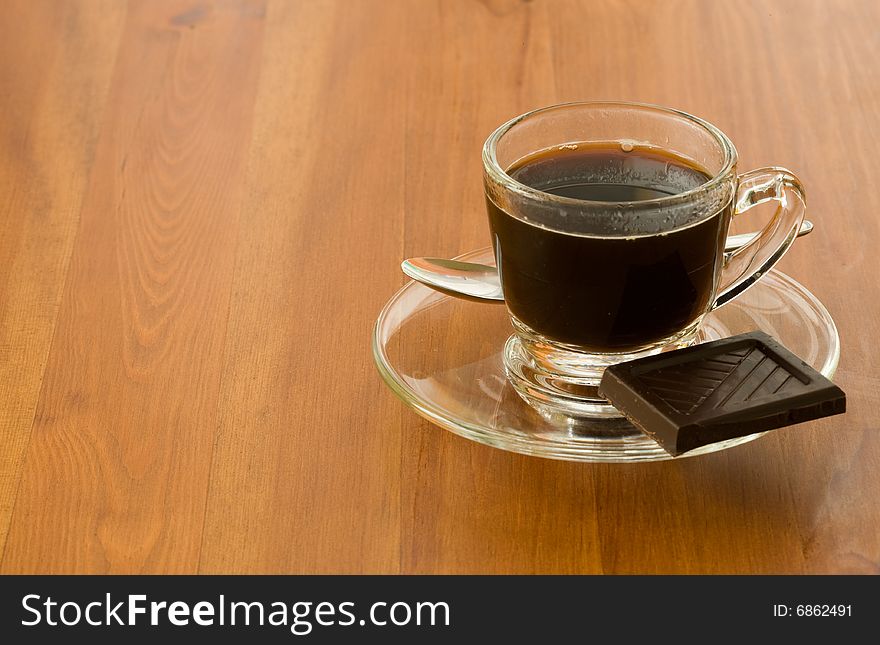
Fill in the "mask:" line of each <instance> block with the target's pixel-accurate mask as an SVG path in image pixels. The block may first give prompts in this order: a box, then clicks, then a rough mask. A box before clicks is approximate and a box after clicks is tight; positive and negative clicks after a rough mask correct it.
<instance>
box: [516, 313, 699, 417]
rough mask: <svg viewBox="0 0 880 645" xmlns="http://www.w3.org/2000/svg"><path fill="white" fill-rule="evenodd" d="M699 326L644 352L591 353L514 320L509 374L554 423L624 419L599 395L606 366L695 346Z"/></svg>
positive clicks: (519, 391) (523, 394) (528, 400)
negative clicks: (542, 334)
mask: <svg viewBox="0 0 880 645" xmlns="http://www.w3.org/2000/svg"><path fill="white" fill-rule="evenodd" d="M699 323H700V321H699V320H698V321H697V322H695V323H693V324H692V325H690V326H689V327H688V328H687V329H685V330H683V331H682V332H680V333H679V334H677V335H676V336H675V338H674V339H673V340H668V341H666V342H664V343H660V344H657V345H653V346H651V347H649V348H647V349H643V350H640V351H638V352H633V353H627V354H589V353H585V352H579V351H575V350H572V349H569V348H566V347H560V346H559V345H557V344H555V343H551V342H549V341H547V340H545V339H543V338H541V337H540V336H539V335H537V334H535V333H534V332H532V331H531V330H530V329H529V328H528V327H526V326H525V325H524V324H523V323H521V322H520V321H518V320H515V319H514V320H513V324H514V328H515V329H516V330H517V333H516V334H513V335H512V336H510V338H508V339H507V342H506V343H505V345H504V351H503V353H502V358H503V361H504V371H505V374H506V375H507V380H508V381H509V382H510V384H511V385H512V386H513V389H514V391H515V392H516V393H517V394H518V395H519V396H520V398H522V399H523V401H525V402H526V403H528V404H529V405H530V406H531V407H532V408H534V409H535V410H536V411H537V412H538V413H539V414H540V415H541V416H542V417H544V418H545V419H547V420H548V421H556V420H559V419H575V420H576V419H613V418H618V417H621V416H622V415H621V414H620V412H618V410H617V408H615V407H614V406H613V405H611V404H610V403H609V402H608V401H607V400H606V399H605V398H604V397H602V396H600V395H599V383H600V381H601V380H602V375H603V374H604V373H605V368H607V367H608V366H610V365H615V364H617V363H623V362H626V361H631V360H635V359H638V358H644V357H646V356H653V355H654V354H659V353H661V352H666V351H671V350H675V349H681V348H682V347H688V346H690V345H693V344H694V343H696V342H697V340H698V328H699Z"/></svg>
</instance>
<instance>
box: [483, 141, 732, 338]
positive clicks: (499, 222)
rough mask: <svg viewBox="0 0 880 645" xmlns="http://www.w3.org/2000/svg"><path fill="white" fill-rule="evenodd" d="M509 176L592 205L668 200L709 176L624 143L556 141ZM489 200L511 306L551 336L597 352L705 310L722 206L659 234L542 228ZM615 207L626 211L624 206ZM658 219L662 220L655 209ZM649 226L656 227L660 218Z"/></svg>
mask: <svg viewBox="0 0 880 645" xmlns="http://www.w3.org/2000/svg"><path fill="white" fill-rule="evenodd" d="M507 173H508V174H509V175H510V176H511V177H513V178H514V179H516V180H517V181H519V182H521V183H523V184H526V185H527V186H530V187H532V188H535V189H538V190H541V191H543V192H546V193H549V194H551V195H559V196H564V197H571V198H575V199H581V200H589V201H594V202H623V201H626V202H632V201H643V200H647V199H656V198H661V197H667V196H669V195H676V194H679V193H682V192H684V191H688V190H691V189H693V188H697V187H699V186H700V185H702V184H704V183H705V182H706V181H708V180H709V174H708V173H707V172H706V171H705V170H703V169H701V168H699V167H697V166H696V165H695V164H691V163H689V162H686V161H684V160H683V159H681V158H679V157H677V156H674V155H672V154H667V153H664V152H663V151H659V150H657V149H655V148H642V147H639V146H634V145H629V144H623V145H621V144H615V145H612V144H605V145H596V144H586V145H585V144H578V145H576V146H575V145H568V146H560V147H558V148H552V149H550V150H545V151H542V152H540V153H536V154H533V155H530V156H529V157H526V158H525V159H522V160H520V161H519V162H516V163H515V164H513V165H512V166H511V167H510V168H508V169H507ZM487 207H488V211H489V224H490V228H491V231H492V238H493V240H494V245H495V256H496V259H497V262H498V267H499V270H500V272H501V280H502V286H503V289H504V298H505V301H506V302H507V305H508V307H509V309H510V311H511V312H512V313H513V315H514V316H516V317H517V318H518V319H519V320H520V321H522V322H523V323H525V324H526V325H528V326H529V327H530V328H531V329H533V330H535V331H537V332H539V333H540V334H542V335H543V336H545V337H547V338H549V339H551V340H554V341H557V342H562V343H568V344H572V345H578V346H579V347H582V348H584V349H586V350H588V351H595V352H609V351H610V352H623V351H628V350H631V349H637V348H639V347H642V346H645V345H648V344H651V343H653V342H656V341H659V340H663V339H665V338H668V337H669V336H672V335H674V334H675V333H676V332H678V331H680V330H681V329H683V328H684V327H686V326H687V325H689V324H690V323H691V322H693V321H695V320H696V319H697V318H698V317H699V316H700V315H702V314H703V313H704V312H705V311H706V310H707V308H708V306H709V299H710V298H711V296H712V294H713V292H714V288H715V283H716V280H717V279H718V275H719V271H720V263H721V257H722V252H721V250H722V249H723V245H724V239H725V235H726V231H727V223H728V219H729V216H730V206H729V205H728V206H727V207H726V208H723V209H721V210H720V211H719V212H717V213H715V214H713V215H711V216H709V217H707V218H704V219H702V220H700V221H698V222H697V223H695V224H691V225H688V226H685V227H681V228H677V229H672V230H669V231H663V232H662V234H655V235H641V236H635V237H622V236H613V237H597V236H584V235H578V234H572V233H567V232H565V231H558V230H550V229H548V228H542V227H541V226H540V225H539V224H536V223H530V222H526V221H523V220H522V219H519V218H517V217H514V216H512V215H510V214H508V213H505V212H504V211H503V210H501V209H500V208H499V207H498V206H497V205H496V204H495V203H494V202H492V200H491V199H487ZM612 210H613V209H612ZM620 213H622V216H623V217H626V211H625V209H621V210H620ZM576 216H577V215H576V214H575V215H573V217H576ZM640 216H641V217H645V216H646V215H645V213H644V212H642V213H641V214H640ZM657 217H658V218H663V210H662V209H659V208H658V209H657ZM573 224H576V222H575V223H573ZM655 228H657V229H659V230H661V231H662V230H663V229H662V222H658V223H657V226H656V227H655Z"/></svg>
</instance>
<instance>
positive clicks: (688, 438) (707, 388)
mask: <svg viewBox="0 0 880 645" xmlns="http://www.w3.org/2000/svg"><path fill="white" fill-rule="evenodd" d="M599 394H600V395H602V396H604V397H605V398H606V399H608V400H609V401H610V402H611V403H612V404H613V405H614V406H615V407H616V408H617V409H618V410H620V411H621V412H622V413H623V414H624V415H625V416H626V417H627V418H628V419H629V420H630V421H632V423H633V424H634V425H635V426H636V427H637V428H639V429H640V430H641V431H642V432H644V433H645V434H647V435H648V436H650V437H651V438H652V439H654V440H655V441H657V442H658V443H659V444H660V445H661V446H662V447H663V449H664V450H666V452H668V453H669V454H671V455H673V456H675V455H680V454H682V453H684V452H687V451H689V450H693V449H694V448H699V447H700V446H705V445H707V444H710V443H716V442H718V441H724V440H725V439H733V438H734V437H743V436H745V435H750V434H755V433H756V432H764V431H767V430H773V429H774V428H781V427H784V426H790V425H793V424H795V423H801V422H803V421H811V420H812V419H819V418H821V417H827V416H831V415H833V414H841V413H843V412H845V411H846V395H845V394H844V393H843V390H841V389H840V388H839V387H837V386H836V385H834V383H832V382H831V381H829V380H828V379H827V378H825V377H824V376H822V375H821V374H819V372H817V371H816V370H814V369H813V368H812V367H810V366H809V365H807V364H806V363H805V362H804V361H802V360H801V359H800V358H798V357H797V356H795V355H794V354H792V353H791V352H790V351H788V350H787V349H786V348H785V347H783V346H782V345H781V344H780V343H779V342H778V341H776V340H775V339H773V338H771V337H770V336H768V335H767V334H765V333H764V332H760V331H755V332H750V333H748V334H742V335H740V336H733V337H731V338H724V339H722V340H716V341H711V342H708V343H703V344H702V345H695V346H694V347H688V348H685V349H680V350H676V351H673V352H667V353H664V354H657V355H656V356H649V357H648V358H641V359H638V360H635V361H629V362H627V363H619V364H617V365H612V366H611V367H609V368H608V369H606V370H605V374H604V376H603V377H602V382H601V384H600V385H599Z"/></svg>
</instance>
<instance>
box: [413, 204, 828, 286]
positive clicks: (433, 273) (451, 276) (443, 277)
mask: <svg viewBox="0 0 880 645" xmlns="http://www.w3.org/2000/svg"><path fill="white" fill-rule="evenodd" d="M812 230H813V223H812V222H810V221H807V220H804V221H803V222H802V223H801V228H800V230H799V231H798V237H801V236H803V235H806V234H807V233H809V232H811V231H812ZM757 235H758V234H757V233H741V234H740V235H731V236H730V237H728V238H727V244H725V246H724V252H725V253H730V252H731V251H735V250H736V249H738V248H740V247H742V246H745V245H746V244H748V243H749V242H751V241H752V240H753V239H755V236H757ZM400 268H401V269H403V272H404V273H405V274H406V275H408V276H409V277H410V278H412V279H413V280H416V281H418V282H421V283H422V284H424V285H426V286H428V287H431V288H432V289H436V290H437V291H441V292H442V293H445V294H448V295H450V296H455V297H457V298H465V299H467V300H477V301H480V302H504V294H503V293H502V292H501V280H500V279H499V277H498V269H496V268H495V267H493V266H488V265H486V264H475V263H473V262H459V261H458V260H446V259H443V258H410V259H408V260H404V261H403V262H402V263H401V265H400Z"/></svg>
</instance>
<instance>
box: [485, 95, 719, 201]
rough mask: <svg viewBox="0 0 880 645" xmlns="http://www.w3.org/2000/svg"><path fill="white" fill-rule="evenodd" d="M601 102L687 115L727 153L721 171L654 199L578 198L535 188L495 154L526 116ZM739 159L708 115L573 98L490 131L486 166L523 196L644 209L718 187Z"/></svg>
mask: <svg viewBox="0 0 880 645" xmlns="http://www.w3.org/2000/svg"><path fill="white" fill-rule="evenodd" d="M599 106H607V107H617V108H620V107H627V108H642V109H648V110H655V111H658V112H665V113H666V114H672V115H675V116H677V117H681V118H684V119H687V120H688V121H690V122H691V123H694V124H696V125H698V126H700V127H701V128H702V129H703V130H705V131H707V132H708V133H709V134H710V135H712V137H714V138H715V140H716V141H717V142H718V144H719V145H720V146H721V149H722V151H723V153H724V164H723V165H722V167H721V169H720V170H719V171H718V172H717V173H715V174H714V175H713V176H712V177H711V178H710V179H709V180H708V181H707V182H705V183H702V184H700V185H699V186H696V187H694V188H690V189H688V190H686V191H684V192H681V193H676V194H675V195H667V196H665V197H655V198H653V199H641V200H634V201H616V202H604V201H597V200H589V199H578V198H576V197H564V196H561V195H554V194H552V193H547V192H544V191H543V190H539V189H537V188H532V187H531V186H529V185H527V184H524V183H522V182H520V181H517V180H516V179H514V178H513V177H511V176H510V175H509V174H507V171H505V170H504V169H503V168H502V167H501V165H500V164H499V163H498V158H497V156H496V154H495V148H496V145H497V143H498V141H499V140H500V139H501V137H503V136H504V135H505V134H507V133H508V132H509V131H510V130H511V129H513V128H514V127H515V126H517V125H519V124H520V123H522V122H523V121H525V120H526V119H530V118H532V117H534V116H537V115H539V114H542V113H544V112H551V111H555V110H560V109H563V108H574V107H594V108H595V107H599ZM561 143H564V142H561ZM736 163H737V152H736V148H735V147H734V145H733V142H732V141H731V140H730V138H729V137H728V136H727V135H726V134H724V133H723V132H722V131H721V130H720V129H719V128H718V127H716V126H714V125H712V124H711V123H709V122H708V121H706V120H705V119H701V118H700V117H698V116H694V115H693V114H690V113H688V112H685V111H683V110H678V109H676V108H671V107H666V106H663V105H656V104H653V103H640V102H636V101H571V102H567V103H557V104H555V105H548V106H545V107H540V108H537V109H534V110H530V111H528V112H525V113H523V114H520V115H519V116H515V117H513V118H512V119H510V120H509V121H507V122H505V123H503V124H501V125H500V126H498V127H497V128H496V129H495V130H494V132H492V134H490V135H489V137H488V138H487V139H486V141H485V143H484V144H483V168H484V170H485V171H486V173H487V174H488V175H489V177H490V178H491V179H492V180H493V181H495V182H496V183H498V184H501V185H503V186H504V187H505V188H507V189H508V190H511V191H513V192H515V193H518V194H519V195H521V196H523V197H527V198H531V199H540V200H541V201H544V202H550V203H555V204H559V205H560V206H592V207H596V208H601V209H614V208H628V209H632V208H639V209H642V208H651V207H655V208H663V207H668V206H674V205H676V204H680V203H685V202H687V201H690V200H691V199H692V198H693V197H695V196H697V195H700V194H701V193H706V192H709V191H711V190H713V189H715V188H716V187H717V186H718V185H719V184H721V183H723V182H724V181H726V180H727V178H728V176H729V175H730V173H731V171H732V170H733V169H734V168H735V167H736Z"/></svg>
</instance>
